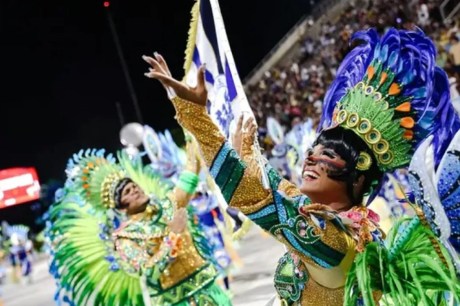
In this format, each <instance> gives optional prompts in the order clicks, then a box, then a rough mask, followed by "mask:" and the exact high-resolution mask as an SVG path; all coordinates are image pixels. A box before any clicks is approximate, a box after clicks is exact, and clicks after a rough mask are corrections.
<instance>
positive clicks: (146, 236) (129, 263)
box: [114, 213, 206, 289]
mask: <svg viewBox="0 0 460 306" xmlns="http://www.w3.org/2000/svg"><path fill="white" fill-rule="evenodd" d="M151 220H152V215H150V214H148V213H140V214H138V215H135V216H133V217H132V218H131V219H130V220H129V221H128V222H127V223H126V224H125V225H124V226H123V227H122V228H121V229H120V230H119V231H117V232H116V233H115V234H114V238H115V245H116V250H117V252H118V253H119V254H120V256H121V257H122V258H123V260H124V262H125V265H126V267H125V268H126V269H127V270H128V268H131V269H132V271H131V272H133V273H138V272H139V271H140V270H141V269H145V268H151V267H152V266H154V265H155V264H156V258H157V257H158V256H157V255H158V254H160V253H161V251H162V250H163V248H165V247H166V246H165V245H164V237H167V236H168V235H169V230H168V228H167V227H166V226H164V225H161V224H159V223H158V222H152V221H151ZM179 236H180V240H181V241H180V242H181V246H180V248H179V250H178V253H177V256H176V258H175V259H174V260H173V261H172V262H171V263H170V264H169V265H168V266H167V268H166V269H165V270H164V271H163V273H162V274H161V276H160V284H161V287H162V288H163V289H169V288H171V287H173V286H174V285H176V284H178V283H180V282H181V281H183V280H184V279H186V278H187V277H190V275H192V274H193V273H194V272H195V271H197V270H198V269H199V268H201V267H203V266H204V265H205V264H206V262H205V260H204V259H203V258H202V257H201V256H200V255H199V253H198V251H197V250H196V248H195V245H194V242H193V239H192V237H191V235H190V232H189V231H188V229H187V228H186V229H185V230H184V232H182V233H181V234H180V235H179Z"/></svg>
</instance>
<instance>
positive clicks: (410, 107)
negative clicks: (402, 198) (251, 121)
mask: <svg viewBox="0 0 460 306" xmlns="http://www.w3.org/2000/svg"><path fill="white" fill-rule="evenodd" d="M353 40H354V41H355V42H356V41H362V42H363V44H362V45H360V46H358V47H356V48H354V49H353V50H352V51H351V52H350V53H349V54H348V55H347V56H346V58H345V59H344V61H343V62H342V64H341V66H340V68H339V69H338V71H337V77H336V79H335V81H334V82H333V84H332V85H331V87H330V89H329V91H328V92H327V94H326V97H325V102H324V110H323V115H322V118H321V124H320V129H326V128H331V127H334V126H341V127H343V128H345V129H350V130H352V131H353V132H354V133H356V135H358V136H359V137H360V138H361V139H362V140H363V141H364V142H365V143H366V144H367V145H368V147H369V148H370V149H371V150H372V152H373V154H374V157H375V160H376V161H377V164H378V167H379V169H380V170H381V171H383V172H386V171H392V170H394V169H397V168H400V167H405V166H407V165H408V164H409V162H410V160H411V156H412V155H413V152H414V150H415V148H416V147H417V146H418V145H419V143H420V142H421V140H423V139H425V138H426V137H427V136H428V135H433V136H434V144H435V153H436V156H438V157H439V158H440V156H442V153H443V152H444V150H445V149H446V146H447V144H448V142H449V140H450V139H451V138H452V136H453V134H454V133H455V131H456V130H458V128H459V120H458V118H457V116H456V115H455V112H454V111H453V109H452V107H451V105H450V99H449V83H448V81H447V77H446V74H445V72H444V71H443V70H442V69H440V68H439V67H436V61H435V56H436V50H435V46H434V44H433V42H432V41H431V40H430V39H429V38H428V37H427V36H425V35H424V34H423V33H422V32H421V31H420V30H417V31H399V30H396V29H390V30H389V31H388V32H387V33H386V34H385V35H384V36H383V37H382V38H379V37H378V34H377V32H376V31H375V30H373V29H371V30H368V31H363V32H358V33H356V34H355V35H354V37H353ZM437 161H438V162H439V159H438V160H437ZM371 163H372V159H371V158H370V156H369V155H368V154H366V153H365V152H363V153H361V154H360V158H359V160H358V165H357V168H358V169H359V170H363V171H364V170H367V169H369V168H370V166H371Z"/></svg>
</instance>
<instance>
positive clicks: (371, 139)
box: [364, 129, 382, 144]
mask: <svg viewBox="0 0 460 306" xmlns="http://www.w3.org/2000/svg"><path fill="white" fill-rule="evenodd" d="M380 138H382V136H381V134H380V132H379V131H377V130H376V129H372V130H371V131H370V132H369V133H367V134H366V135H365V136H364V139H365V140H366V142H367V143H369V144H376V143H377V142H379V140H380Z"/></svg>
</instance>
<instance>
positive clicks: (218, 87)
mask: <svg viewBox="0 0 460 306" xmlns="http://www.w3.org/2000/svg"><path fill="white" fill-rule="evenodd" d="M192 15H193V16H192V23H191V26H190V32H189V41H188V46H187V50H186V61H185V66H184V68H185V82H186V83H187V84H188V85H190V86H195V85H196V83H197V78H196V77H197V69H198V68H199V67H200V66H201V65H202V64H206V73H205V80H206V87H207V89H208V105H207V110H208V113H209V114H210V116H211V118H212V120H213V121H214V123H216V124H217V126H219V128H220V130H221V132H222V133H223V134H224V135H225V136H226V137H227V138H228V137H229V130H230V124H231V122H232V121H233V120H234V119H237V118H238V117H239V116H240V114H241V113H242V112H247V113H248V114H250V116H254V115H253V113H252V110H251V108H250V106H249V103H248V99H247V97H246V94H245V93H244V89H243V85H242V84H241V80H240V77H239V76H238V72H237V70H236V66H235V62H234V60H233V55H232V52H231V49H230V44H229V42H228V39H227V33H226V32H225V26H224V22H223V19H222V15H221V13H220V8H219V3H218V1H217V0H198V1H197V3H196V4H195V6H194V8H193V10H192Z"/></svg>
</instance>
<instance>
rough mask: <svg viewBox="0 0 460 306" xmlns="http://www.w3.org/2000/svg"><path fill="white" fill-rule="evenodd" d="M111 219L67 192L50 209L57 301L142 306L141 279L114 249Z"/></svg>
mask: <svg viewBox="0 0 460 306" xmlns="http://www.w3.org/2000/svg"><path fill="white" fill-rule="evenodd" d="M111 231H112V229H111V221H110V219H109V218H108V216H107V214H106V213H103V212H102V211H101V210H98V209H97V208H95V207H94V206H92V205H90V204H88V203H87V202H86V201H85V200H84V198H83V197H82V196H81V193H80V192H75V191H70V192H69V193H68V194H66V195H65V196H64V197H63V199H62V200H61V201H60V202H58V203H56V204H54V205H53V206H52V207H51V209H50V213H49V220H48V229H47V233H46V235H47V237H48V240H49V242H50V250H51V255H52V262H51V264H50V272H51V274H53V276H54V277H55V278H56V282H57V285H58V291H57V293H56V295H55V300H56V302H58V303H59V302H60V301H67V302H68V303H71V304H72V305H119V306H122V305H146V303H145V301H144V298H143V295H142V286H141V282H142V279H141V277H140V275H139V274H138V273H132V272H130V271H128V270H126V269H125V268H124V265H123V263H122V260H121V258H120V257H119V255H118V254H117V253H116V252H115V251H114V242H113V240H112V235H111Z"/></svg>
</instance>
